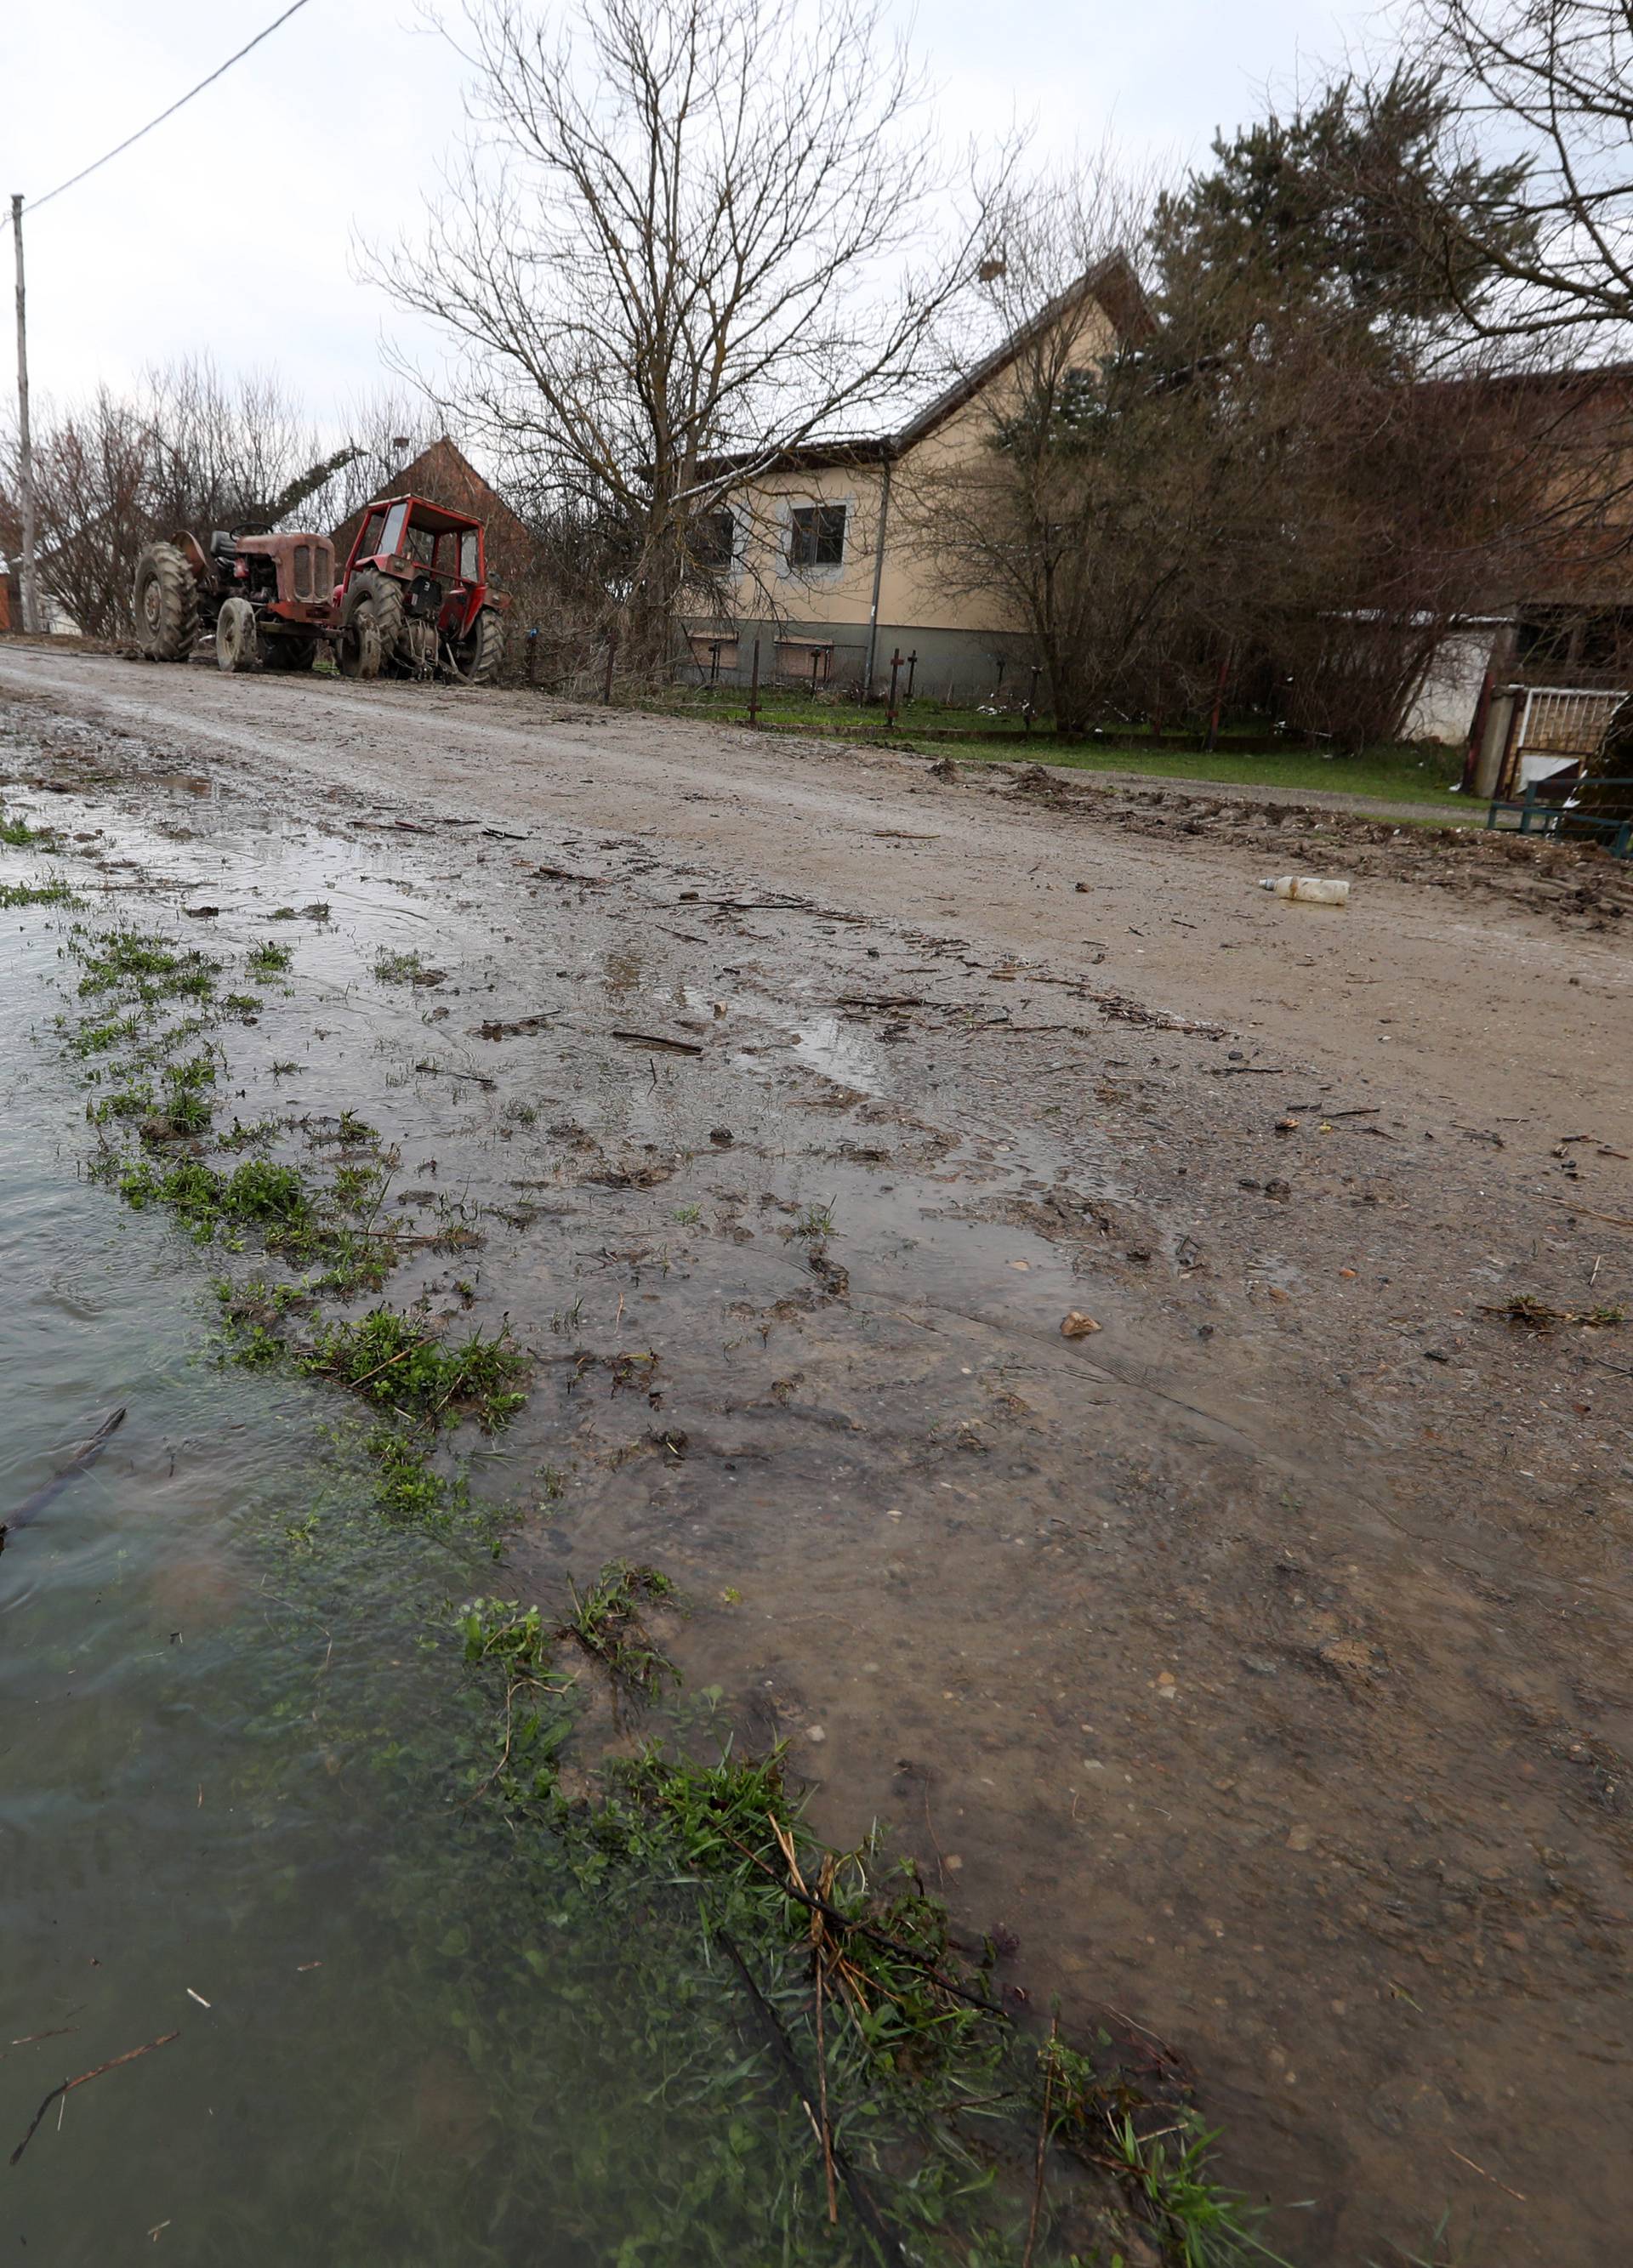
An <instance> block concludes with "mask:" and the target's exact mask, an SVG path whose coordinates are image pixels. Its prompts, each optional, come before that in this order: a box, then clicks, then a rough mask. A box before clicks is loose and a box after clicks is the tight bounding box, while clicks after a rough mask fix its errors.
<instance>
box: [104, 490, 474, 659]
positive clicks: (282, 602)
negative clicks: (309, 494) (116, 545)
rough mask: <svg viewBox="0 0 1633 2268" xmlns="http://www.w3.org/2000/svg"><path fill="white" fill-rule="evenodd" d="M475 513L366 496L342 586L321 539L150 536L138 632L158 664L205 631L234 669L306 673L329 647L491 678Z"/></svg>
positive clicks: (138, 594) (136, 594)
mask: <svg viewBox="0 0 1633 2268" xmlns="http://www.w3.org/2000/svg"><path fill="white" fill-rule="evenodd" d="M504 603H505V601H504V600H501V599H500V598H499V595H498V594H497V593H495V592H493V591H491V589H490V588H489V586H488V581H487V571H486V560H485V556H484V540H483V528H482V522H481V521H480V520H479V519H471V518H469V515H468V514H467V513H464V512H449V511H447V510H446V509H445V508H444V507H443V506H442V505H441V504H430V503H427V502H426V500H425V498H424V497H381V498H380V499H379V500H378V501H377V502H375V503H373V504H370V505H369V507H368V509H367V511H366V512H365V513H364V515H363V524H362V526H361V527H359V529H358V536H357V541H356V542H355V543H353V545H352V547H351V556H349V557H348V559H347V561H346V564H345V567H344V571H343V572H342V575H341V578H340V580H339V581H338V583H336V580H335V553H334V547H333V546H332V545H331V544H330V543H329V540H328V538H327V537H326V536H321V535H314V534H299V535H274V534H271V532H270V530H269V529H265V528H260V527H245V528H239V529H237V530H235V531H234V532H233V533H232V534H223V533H219V532H218V533H217V534H214V535H212V536H211V539H210V549H209V550H208V551H206V550H205V549H203V545H202V544H200V543H199V542H198V541H197V540H196V538H195V537H193V536H191V535H188V534H181V535H178V536H176V537H175V538H174V541H171V542H168V543H150V544H149V545H148V547H147V549H145V550H144V552H143V554H142V556H141V558H140V559H139V560H138V561H137V572H136V586H135V589H134V591H133V593H132V606H133V611H134V613H135V615H136V628H137V642H138V644H140V645H141V648H142V650H143V652H144V653H145V654H147V655H148V657H149V658H150V659H151V660H154V661H188V660H190V659H191V658H192V655H193V651H194V649H195V647H196V644H197V643H198V639H199V635H200V633H201V631H207V632H209V633H210V634H211V636H212V637H213V638H214V642H215V650H216V660H217V662H218V664H219V666H220V667H221V668H223V669H228V670H247V669H273V670H295V669H310V668H311V666H312V665H313V663H314V661H315V660H316V659H317V655H318V649H319V647H320V646H321V645H322V644H333V645H334V647H335V649H336V660H337V662H338V664H339V666H340V669H341V671H342V673H343V674H344V675H345V676H347V677H358V678H367V677H380V676H382V675H383V676H388V677H443V678H447V679H449V680H451V681H453V682H454V684H456V685H485V684H486V683H487V682H488V681H490V680H491V678H493V677H494V676H496V675H497V674H498V672H499V663H500V660H501V659H502V658H503V654H504V647H505V633H504V623H503V619H502V616H501V614H500V608H501V607H502V606H503V605H504Z"/></svg>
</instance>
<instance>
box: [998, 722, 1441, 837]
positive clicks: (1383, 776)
mask: <svg viewBox="0 0 1633 2268" xmlns="http://www.w3.org/2000/svg"><path fill="white" fill-rule="evenodd" d="M955 753H956V754H957V759H958V762H960V763H966V762H967V763H986V762H996V763H1013V762H1015V761H1016V753H1014V752H1011V751H1009V750H1008V749H1005V750H1002V751H999V750H997V749H994V748H993V747H990V746H988V747H981V746H979V745H977V746H972V747H967V748H966V747H959V748H958V749H957V751H956V752H955ZM1025 754H1026V755H1027V757H1028V758H1030V759H1031V761H1032V762H1036V763H1040V764H1059V765H1060V766H1062V767H1064V768H1065V769H1067V770H1071V771H1086V772H1137V773H1138V774H1139V775H1140V776H1141V777H1142V778H1147V779H1171V780H1201V781H1204V782H1207V783H1210V784H1211V783H1217V784H1221V785H1224V786H1235V787H1254V788H1260V789H1261V790H1263V792H1265V793H1266V794H1267V795H1268V796H1270V797H1273V798H1274V797H1276V796H1279V795H1297V794H1301V793H1306V792H1309V791H1310V790H1312V789H1319V790H1321V791H1323V792H1326V793H1328V794H1334V795H1356V796H1371V797H1374V798H1376V799H1378V801H1379V802H1385V803H1422V804H1431V805H1433V806H1436V809H1437V813H1438V814H1439V815H1440V816H1442V817H1443V818H1444V819H1445V823H1446V824H1447V825H1448V826H1451V827H1469V826H1482V825H1483V824H1484V822H1485V806H1484V805H1483V804H1480V803H1475V802H1473V801H1470V800H1467V799H1464V798H1462V797H1459V796H1452V795H1451V794H1449V793H1448V792H1447V790H1448V789H1449V787H1450V786H1451V785H1452V783H1453V782H1454V781H1455V780H1456V779H1457V778H1458V777H1459V776H1460V773H1461V770H1462V765H1461V761H1460V759H1455V760H1452V759H1447V758H1445V757H1444V756H1441V755H1438V754H1437V753H1434V752H1430V754H1428V755H1425V754H1424V753H1423V752H1422V750H1420V749H1418V748H1415V747H1400V748H1389V747H1384V748H1363V750H1362V751H1361V753H1360V754H1359V755H1353V756H1341V755H1334V756H1324V755H1321V754H1320V753H1319V751H1318V750H1316V749H1313V748H1276V749H1274V750H1272V751H1271V752H1269V753H1268V754H1267V755H1261V756H1250V755H1233V754H1232V753H1231V752H1230V749H1229V748H1218V749H1216V750H1215V751H1214V753H1213V754H1212V755H1207V754H1206V753H1204V752H1202V751H1201V750H1191V749H1184V748H1149V747H1147V748H1142V747H1140V746H1139V745H1138V743H1128V742H1119V743H1117V744H1113V743H1112V742H1111V741H1109V740H1107V741H1104V742H1102V741H1095V742H1093V743H1092V744H1085V743H1083V742H1077V743H1065V744H1062V743H1059V742H1056V741H1055V740H1053V738H1052V737H1051V736H1048V735H1044V736H1042V737H1040V738H1038V739H1036V740H1034V742H1033V744H1032V746H1031V747H1030V748H1029V749H1027V750H1026V751H1025Z"/></svg>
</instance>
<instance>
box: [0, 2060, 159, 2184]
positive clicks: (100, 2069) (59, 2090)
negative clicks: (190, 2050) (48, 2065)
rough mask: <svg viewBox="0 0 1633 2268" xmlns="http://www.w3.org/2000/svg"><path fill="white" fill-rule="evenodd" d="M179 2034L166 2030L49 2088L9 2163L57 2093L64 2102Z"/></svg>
mask: <svg viewBox="0 0 1633 2268" xmlns="http://www.w3.org/2000/svg"><path fill="white" fill-rule="evenodd" d="M180 2038H181V2033H180V2032H166V2033H165V2034H164V2035H163V2036H162V2037H161V2038H159V2039H156V2040H149V2042H148V2043H147V2044H146V2046H145V2047H140V2048H127V2049H126V2051H125V2052H124V2054H123V2055H119V2056H115V2057H114V2058H112V2060H111V2061H110V2062H107V2063H100V2064H98V2066H97V2067H96V2069H95V2070H94V2071H82V2072H81V2073H80V2074H79V2076H78V2079H65V2080H63V2084H62V2085H61V2086H60V2087H54V2088H52V2089H51V2092H50V2094H49V2095H47V2097H46V2099H45V2101H44V2102H42V2103H41V2106H40V2108H39V2110H36V2111H35V2113H34V2116H33V2124H32V2125H31V2126H30V2127H29V2130H28V2132H27V2133H26V2134H25V2135H24V2137H23V2139H22V2140H21V2141H20V2142H19V2143H18V2146H17V2147H16V2149H15V2150H13V2151H12V2153H11V2163H12V2164H13V2165H15V2164H16V2163H17V2161H18V2159H19V2158H20V2157H21V2156H22V2154H23V2153H24V2151H25V2150H26V2148H27V2147H28V2146H29V2144H30V2143H31V2142H32V2141H33V2139H34V2136H35V2135H36V2134H37V2133H38V2132H39V2131H40V2122H41V2119H42V2118H43V2117H45V2115H46V2112H47V2111H48V2110H49V2109H50V2108H51V2105H52V2104H53V2103H54V2102H55V2101H56V2099H57V2097H58V2095H61V2096H62V2097H63V2101H64V2102H66V2101H67V2099H68V2097H69V2096H70V2095H71V2094H72V2093H73V2091H74V2089H75V2088H77V2087H84V2086H85V2085H87V2084H88V2082H89V2081H90V2080H93V2079H100V2078H101V2076H102V2074H103V2073H104V2072H108V2071H117V2070H118V2069H119V2066H120V2065H121V2064H122V2063H134V2062H135V2061H136V2059H137V2057H138V2056H144V2055H151V2054H152V2052H153V2051H154V2049H155V2048H167V2047H168V2046H169V2045H170V2043H171V2041H172V2040H179V2039H180Z"/></svg>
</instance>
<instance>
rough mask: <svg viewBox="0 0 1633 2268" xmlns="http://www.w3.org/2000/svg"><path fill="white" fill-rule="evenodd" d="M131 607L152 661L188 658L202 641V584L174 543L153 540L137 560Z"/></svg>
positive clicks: (144, 647) (138, 641) (138, 637)
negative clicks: (200, 619)
mask: <svg viewBox="0 0 1633 2268" xmlns="http://www.w3.org/2000/svg"><path fill="white" fill-rule="evenodd" d="M130 610H131V612H132V614H133V615H135V616H136V634H137V644H138V645H139V646H140V647H141V649H142V651H143V652H144V654H146V655H147V657H148V659H149V660H150V661H186V660H187V659H188V657H189V656H190V655H191V653H192V651H193V648H194V647H195V646H196V644H198V584H197V581H196V578H195V577H194V573H193V570H192V568H191V567H190V566H189V565H188V561H187V557H186V555H185V553H183V552H181V551H179V550H178V549H176V546H175V545H174V543H150V544H149V545H148V547H147V549H146V550H145V551H144V552H143V554H142V556H141V557H140V558H139V559H138V560H137V571H136V581H135V583H134V584H133V585H132V586H131V593H130Z"/></svg>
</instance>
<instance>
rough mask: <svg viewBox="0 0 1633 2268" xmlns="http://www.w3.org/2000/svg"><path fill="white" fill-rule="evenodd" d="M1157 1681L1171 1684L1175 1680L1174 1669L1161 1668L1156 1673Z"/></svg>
mask: <svg viewBox="0 0 1633 2268" xmlns="http://www.w3.org/2000/svg"><path fill="white" fill-rule="evenodd" d="M1156 1682H1157V1683H1158V1684H1159V1685H1171V1684H1172V1683H1173V1682H1174V1674H1173V1671H1172V1670H1171V1669H1159V1670H1158V1671H1157V1673H1156Z"/></svg>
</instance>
